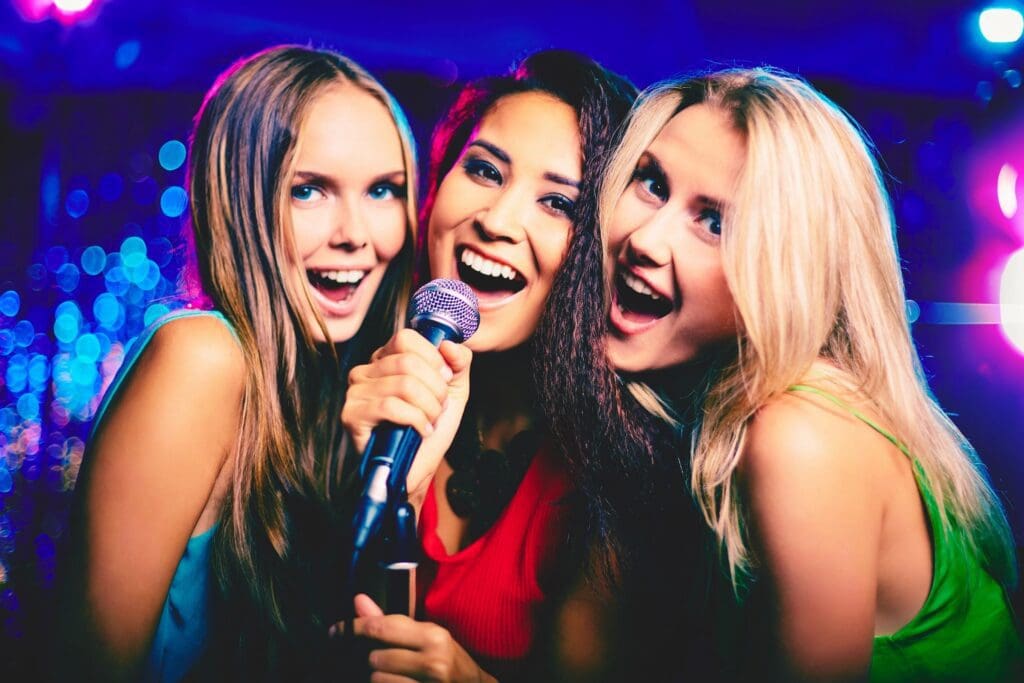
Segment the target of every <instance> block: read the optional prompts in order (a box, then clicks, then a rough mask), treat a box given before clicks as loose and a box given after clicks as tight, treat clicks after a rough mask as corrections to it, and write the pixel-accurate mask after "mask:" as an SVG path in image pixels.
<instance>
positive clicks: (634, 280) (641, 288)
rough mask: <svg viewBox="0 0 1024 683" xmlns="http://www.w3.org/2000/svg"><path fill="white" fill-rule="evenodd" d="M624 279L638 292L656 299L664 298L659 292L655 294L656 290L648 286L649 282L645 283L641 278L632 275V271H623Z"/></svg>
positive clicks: (627, 284)
mask: <svg viewBox="0 0 1024 683" xmlns="http://www.w3.org/2000/svg"><path fill="white" fill-rule="evenodd" d="M622 281H623V282H625V283H626V286H627V287H629V288H630V289H632V290H633V291H634V292H636V293H637V294H644V295H646V296H649V297H651V298H652V299H654V300H655V301H657V300H658V299H662V298H664V297H662V296H661V295H659V294H655V293H654V291H653V290H652V289H651V288H650V287H648V286H647V283H645V282H644V281H643V280H641V279H640V278H638V277H635V276H633V275H631V274H630V273H626V272H623V273H622Z"/></svg>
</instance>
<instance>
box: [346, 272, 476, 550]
mask: <svg viewBox="0 0 1024 683" xmlns="http://www.w3.org/2000/svg"><path fill="white" fill-rule="evenodd" d="M411 306H412V311H411V318H410V320H409V327H411V328H412V329H414V330H416V331H417V332H419V333H420V334H421V335H423V336H424V337H425V338H426V339H427V340H428V341H429V342H430V343H431V344H433V345H434V346H440V345H441V342H442V341H444V340H446V339H447V340H450V341H453V342H456V343H462V342H464V341H466V340H467V339H469V338H470V337H471V336H473V333H474V332H476V328H477V327H479V325H480V312H479V310H478V309H479V304H478V302H477V298H476V294H474V293H473V290H471V289H470V288H469V285H467V284H466V283H465V282H462V281H460V280H449V279H446V278H438V279H436V280H431V281H430V282H428V283H427V284H425V285H423V286H422V287H420V288H419V289H418V290H416V293H415V294H413V296H412V303H411ZM421 441H422V439H421V437H420V435H419V433H418V432H417V431H416V430H415V429H413V428H412V427H408V426H405V427H400V426H398V425H394V424H391V423H389V422H383V423H381V424H380V425H378V426H377V427H375V428H374V430H373V432H372V433H371V434H370V440H369V441H368V442H367V444H366V450H364V451H363V460H362V464H361V465H360V470H359V473H360V478H361V479H362V481H363V482H364V483H363V495H362V496H361V497H360V499H359V505H358V507H357V508H356V514H355V517H354V518H353V520H352V527H353V532H354V538H353V545H354V553H355V554H358V553H360V552H361V551H362V550H363V548H365V547H366V545H367V544H368V543H369V541H370V539H371V538H373V537H374V536H375V535H376V533H377V531H378V530H379V529H380V526H381V521H382V520H383V519H384V517H385V514H384V513H385V512H387V511H388V509H389V508H391V507H393V506H395V505H400V504H401V503H404V502H405V478H406V477H407V476H408V475H409V468H410V467H411V466H412V461H413V458H414V456H415V455H416V451H417V450H418V449H419V447H420V443H421Z"/></svg>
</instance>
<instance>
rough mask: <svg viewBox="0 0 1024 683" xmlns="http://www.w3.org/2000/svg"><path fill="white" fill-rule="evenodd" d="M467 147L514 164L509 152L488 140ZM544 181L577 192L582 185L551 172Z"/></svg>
mask: <svg viewBox="0 0 1024 683" xmlns="http://www.w3.org/2000/svg"><path fill="white" fill-rule="evenodd" d="M467 146H468V147H482V148H483V149H485V150H487V151H488V152H490V153H491V154H493V155H494V156H495V157H497V159H498V160H499V161H501V162H503V163H506V164H511V163H512V158H511V157H510V156H509V155H508V152H506V151H505V150H503V149H502V148H501V147H498V146H497V145H495V144H494V143H492V142H487V141H486V140H481V139H479V138H477V139H476V140H473V142H471V143H469V145H467ZM544 180H550V181H551V182H553V183H558V184H559V185H566V186H568V187H572V188H575V189H577V190H578V189H580V183H579V181H578V180H572V179H571V178H566V177H565V176H564V175H561V174H558V173H552V172H551V171H548V172H547V173H545V174H544Z"/></svg>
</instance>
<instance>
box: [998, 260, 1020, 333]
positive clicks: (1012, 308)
mask: <svg viewBox="0 0 1024 683" xmlns="http://www.w3.org/2000/svg"><path fill="white" fill-rule="evenodd" d="M999 308H1000V323H1001V324H1002V328H1003V334H1004V335H1006V338H1007V339H1008V340H1009V341H1010V343H1011V344H1013V345H1014V346H1015V347H1016V348H1017V350H1019V351H1020V352H1021V353H1024V249H1020V250H1018V251H1017V252H1015V253H1014V254H1013V256H1011V257H1010V260H1009V261H1007V262H1006V267H1005V268H1003V276H1002V277H1001V278H1000V279H999Z"/></svg>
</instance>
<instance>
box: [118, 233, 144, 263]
mask: <svg viewBox="0 0 1024 683" xmlns="http://www.w3.org/2000/svg"><path fill="white" fill-rule="evenodd" d="M145 258H146V242H145V240H143V239H142V238H141V237H129V238H127V239H125V241H124V242H121V263H122V264H123V265H124V266H125V267H126V268H131V267H134V266H137V265H139V264H140V263H142V262H143V261H144V260H145Z"/></svg>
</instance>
